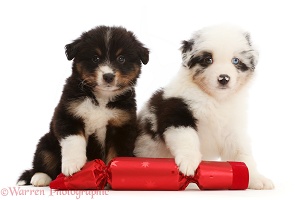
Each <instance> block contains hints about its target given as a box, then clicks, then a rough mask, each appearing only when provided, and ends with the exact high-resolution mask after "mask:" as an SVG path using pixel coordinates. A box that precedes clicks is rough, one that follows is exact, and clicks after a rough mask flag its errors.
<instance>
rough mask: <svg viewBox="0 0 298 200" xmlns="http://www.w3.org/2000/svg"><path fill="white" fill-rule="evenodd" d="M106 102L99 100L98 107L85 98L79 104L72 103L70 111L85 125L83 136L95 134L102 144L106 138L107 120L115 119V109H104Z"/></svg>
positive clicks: (116, 112)
mask: <svg viewBox="0 0 298 200" xmlns="http://www.w3.org/2000/svg"><path fill="white" fill-rule="evenodd" d="M107 103H108V101H107V100H99V106H97V105H95V104H94V103H92V101H91V99H89V98H86V99H85V100H83V101H81V102H75V103H72V105H71V106H70V108H71V109H70V111H71V112H72V114H73V115H74V116H76V117H80V118H81V119H82V120H83V121H84V124H85V136H86V137H88V136H89V135H91V134H93V133H96V135H97V138H98V140H99V141H100V142H101V143H102V144H104V141H105V137H106V126H107V124H108V122H109V120H111V119H113V118H115V117H117V115H118V113H119V112H118V110H117V109H108V108H106V105H107Z"/></svg>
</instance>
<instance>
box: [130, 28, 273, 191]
mask: <svg viewBox="0 0 298 200" xmlns="http://www.w3.org/2000/svg"><path fill="white" fill-rule="evenodd" d="M181 51H182V60H183V61H182V67H181V68H180V71H179V72H178V74H177V76H176V77H175V78H174V79H173V80H172V81H171V82H170V83H169V84H168V85H167V86H166V87H164V88H163V89H160V90H158V91H157V92H155V94H153V96H152V97H151V99H150V100H149V101H148V102H147V103H146V104H145V106H144V107H143V108H142V110H141V111H140V113H139V116H138V124H139V132H140V136H139V137H138V138H137V141H136V147H135V150H134V153H135V154H136V156H139V157H174V158H175V162H176V164H177V165H178V167H179V169H180V171H181V172H182V173H184V174H186V175H193V174H194V171H195V170H196V168H197V166H198V165H199V163H200V162H201V160H217V159H221V160H231V161H243V162H245V163H246V164H247V165H248V167H249V171H250V182H249V188H252V189H271V188H273V184H272V182H271V181H270V180H269V179H267V178H265V177H263V176H262V175H260V174H259V172H258V171H257V169H256V164H255V161H254V159H253V157H252V153H251V147H250V144H249V138H248V136H247V134H246V100H247V97H246V96H247V89H248V86H249V83H250V82H251V80H252V77H253V75H254V71H255V67H256V64H257V61H258V53H257V51H256V50H255V48H254V47H253V45H252V43H251V40H250V35H249V34H248V33H247V32H245V31H243V30H241V29H240V28H237V27H233V26H225V25H223V26H213V27H206V28H204V29H202V30H200V31H197V32H195V33H194V34H193V36H192V37H191V39H190V40H188V41H183V42H182V47H181Z"/></svg>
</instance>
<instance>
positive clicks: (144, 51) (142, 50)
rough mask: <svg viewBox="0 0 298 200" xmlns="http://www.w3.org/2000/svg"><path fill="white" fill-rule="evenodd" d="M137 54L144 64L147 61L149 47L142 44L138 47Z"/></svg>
mask: <svg viewBox="0 0 298 200" xmlns="http://www.w3.org/2000/svg"><path fill="white" fill-rule="evenodd" d="M139 56H140V59H141V61H142V63H143V64H144V65H146V64H147V63H148V62H149V49H147V48H146V47H144V46H143V45H142V44H141V46H140V47H139Z"/></svg>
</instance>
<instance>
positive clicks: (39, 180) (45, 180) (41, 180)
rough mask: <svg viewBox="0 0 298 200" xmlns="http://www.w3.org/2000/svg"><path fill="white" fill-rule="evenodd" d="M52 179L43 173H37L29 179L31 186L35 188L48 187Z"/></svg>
mask: <svg viewBox="0 0 298 200" xmlns="http://www.w3.org/2000/svg"><path fill="white" fill-rule="evenodd" d="M51 181H52V179H51V178H50V177H49V176H48V175H47V174H45V173H42V172H37V173H35V174H34V175H33V176H32V178H31V184H32V185H34V186H36V187H43V186H48V185H49V184H50V182H51Z"/></svg>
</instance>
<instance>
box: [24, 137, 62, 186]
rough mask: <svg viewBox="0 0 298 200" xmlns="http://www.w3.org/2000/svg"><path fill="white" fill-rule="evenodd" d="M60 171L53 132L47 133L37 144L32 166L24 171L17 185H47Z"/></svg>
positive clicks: (59, 156)
mask: <svg viewBox="0 0 298 200" xmlns="http://www.w3.org/2000/svg"><path fill="white" fill-rule="evenodd" d="M60 172H61V150H60V145H59V142H58V140H57V138H56V137H55V136H54V134H52V133H51V132H50V133H47V134H45V135H44V136H43V137H42V138H41V139H40V140H39V143H38V145H37V148H36V151H35V154H34V158H33V168H32V169H31V170H27V171H25V172H24V173H23V174H22V176H21V177H20V178H19V182H18V185H21V184H22V185H24V184H26V185H29V184H30V183H31V184H32V185H34V186H47V185H49V183H50V182H51V181H52V180H53V179H55V178H56V177H57V175H58V174H59V173H60Z"/></svg>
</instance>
